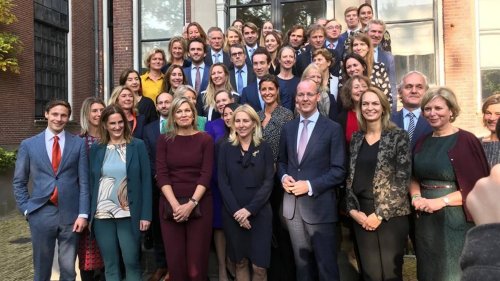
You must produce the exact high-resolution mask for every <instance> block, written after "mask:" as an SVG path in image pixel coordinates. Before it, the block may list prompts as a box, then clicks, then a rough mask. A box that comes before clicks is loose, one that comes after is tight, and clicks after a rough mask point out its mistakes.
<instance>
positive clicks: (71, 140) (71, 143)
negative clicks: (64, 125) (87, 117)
mask: <svg viewBox="0 0 500 281" xmlns="http://www.w3.org/2000/svg"><path fill="white" fill-rule="evenodd" d="M64 137H65V141H64V150H63V154H62V159H61V164H60V165H59V169H58V170H57V173H58V174H59V172H60V171H61V168H62V167H63V166H64V165H65V164H66V162H67V161H68V158H69V156H70V154H71V153H72V152H73V149H74V148H75V146H76V145H75V141H76V140H75V138H76V136H75V135H73V134H70V133H68V132H66V131H64Z"/></svg>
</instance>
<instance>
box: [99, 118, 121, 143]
mask: <svg viewBox="0 0 500 281" xmlns="http://www.w3.org/2000/svg"><path fill="white" fill-rule="evenodd" d="M104 126H105V129H106V131H108V134H109V138H110V140H112V141H113V142H115V143H116V142H121V140H122V139H123V133H124V131H125V130H124V129H125V120H123V118H122V115H121V114H120V113H113V114H111V115H109V117H108V120H107V121H106V123H105V124H104Z"/></svg>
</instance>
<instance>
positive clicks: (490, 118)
mask: <svg viewBox="0 0 500 281" xmlns="http://www.w3.org/2000/svg"><path fill="white" fill-rule="evenodd" d="M499 118H500V103H497V104H491V105H489V106H488V107H487V108H486V110H485V112H484V114H483V121H484V125H485V126H486V128H487V129H488V130H489V131H490V132H492V133H494V132H495V131H496V125H497V122H498V119H499Z"/></svg>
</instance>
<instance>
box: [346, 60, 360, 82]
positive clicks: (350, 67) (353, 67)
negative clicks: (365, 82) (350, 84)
mask: <svg viewBox="0 0 500 281" xmlns="http://www.w3.org/2000/svg"><path fill="white" fill-rule="evenodd" d="M345 66H346V70H347V75H348V76H349V77H352V76H354V75H363V71H364V70H365V68H364V67H363V65H362V64H361V63H360V62H359V61H358V60H357V59H355V58H349V59H348V60H347V61H346V64H345Z"/></svg>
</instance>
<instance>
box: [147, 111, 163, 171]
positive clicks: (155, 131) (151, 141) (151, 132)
mask: <svg viewBox="0 0 500 281" xmlns="http://www.w3.org/2000/svg"><path fill="white" fill-rule="evenodd" d="M159 136H160V119H157V120H155V121H153V122H151V123H149V124H148V125H146V127H144V134H143V140H144V143H145V144H146V149H147V150H148V155H149V165H150V166H151V175H152V176H153V177H154V176H155V175H156V169H155V163H156V141H157V140H158V137H159Z"/></svg>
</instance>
